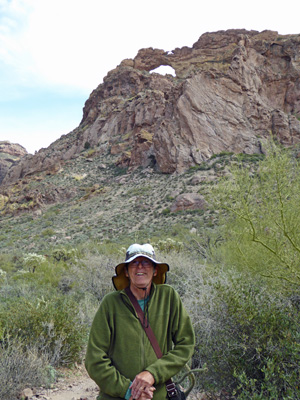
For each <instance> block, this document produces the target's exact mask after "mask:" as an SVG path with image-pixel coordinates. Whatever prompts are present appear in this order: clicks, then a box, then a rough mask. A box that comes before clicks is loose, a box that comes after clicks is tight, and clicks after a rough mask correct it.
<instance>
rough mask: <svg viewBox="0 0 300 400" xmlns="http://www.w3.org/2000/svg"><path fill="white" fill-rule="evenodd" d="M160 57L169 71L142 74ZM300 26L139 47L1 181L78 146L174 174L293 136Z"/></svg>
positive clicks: (299, 100)
mask: <svg viewBox="0 0 300 400" xmlns="http://www.w3.org/2000/svg"><path fill="white" fill-rule="evenodd" d="M161 65H169V66H171V67H173V68H174V70H175V71H176V76H175V77H173V76H172V75H166V76H163V75H160V74H157V73H151V71H152V70H153V69H155V68H157V67H158V66H161ZM299 117H300V35H284V36H283V35H278V33H277V32H273V31H263V32H257V31H246V30H228V31H219V32H215V33H206V34H204V35H202V36H201V37H200V38H199V40H198V41H197V42H196V43H195V44H194V45H193V47H192V48H189V47H183V48H181V49H179V48H176V49H175V50H173V51H172V52H165V51H163V50H159V49H152V48H148V49H142V50H140V51H139V52H138V54H137V56H136V57H135V58H134V59H126V60H123V61H122V62H121V64H120V65H119V66H118V67H117V68H116V69H114V70H112V71H110V72H109V73H108V74H107V76H106V77H105V78H104V82H103V83H102V84H100V85H99V86H98V87H97V88H96V89H95V90H94V91H93V92H92V93H91V95H90V97H89V99H88V100H87V101H86V103H85V106H84V110H83V118H82V121H81V123H80V125H79V126H78V127H77V128H76V129H75V130H74V131H73V132H71V133H70V134H68V135H65V136H63V137H61V138H60V139H59V140H57V141H56V142H54V143H53V144H52V145H51V146H49V147H48V148H47V149H42V150H40V151H39V152H38V153H37V154H35V155H28V156H26V157H25V158H23V159H22V160H21V162H19V164H18V165H16V166H14V167H13V168H10V170H9V172H8V173H7V175H6V177H5V178H4V181H3V184H9V183H11V182H14V181H16V180H18V179H20V178H23V177H25V176H29V175H32V174H36V173H37V172H40V171H48V170H50V171H52V172H54V173H55V171H58V170H59V169H60V167H61V166H62V165H63V164H64V163H65V161H66V160H70V159H72V158H74V157H78V155H79V154H80V153H81V152H82V151H83V150H86V149H91V151H93V152H95V153H96V154H97V156H98V157H100V158H101V157H102V158H105V157H106V156H107V155H109V156H110V157H113V159H114V163H115V164H116V165H119V166H123V167H124V166H126V167H129V168H136V167H138V166H142V167H147V166H151V167H154V168H155V169H156V170H157V171H160V172H163V173H174V172H177V173H181V172H182V171H184V170H186V169H188V168H189V167H190V166H193V165H198V164H200V163H201V162H203V161H205V160H207V159H208V158H210V157H211V156H212V155H213V154H218V153H220V152H224V151H231V152H236V153H247V154H252V153H259V152H261V151H262V146H263V143H264V140H265V138H267V137H269V136H270V134H272V135H273V136H274V137H275V138H277V139H278V141H280V142H281V143H283V144H285V145H291V144H294V143H297V142H298V141H299V138H300V122H299Z"/></svg>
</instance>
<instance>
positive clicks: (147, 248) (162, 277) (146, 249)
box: [112, 243, 169, 290]
mask: <svg viewBox="0 0 300 400" xmlns="http://www.w3.org/2000/svg"><path fill="white" fill-rule="evenodd" d="M137 257H145V258H148V260H151V261H152V262H153V263H154V264H155V266H156V271H157V274H156V275H155V276H153V282H154V283H155V284H156V285H161V284H163V283H166V280H167V272H168V271H169V265H168V264H166V263H162V262H159V261H157V260H156V258H155V252H154V249H153V247H152V246H151V244H149V243H146V244H138V243H135V244H132V245H131V246H129V247H128V249H127V251H126V258H125V262H123V263H121V264H118V265H117V266H116V268H115V275H114V276H113V277H112V281H113V285H114V287H115V289H116V290H122V289H125V288H126V287H127V286H129V278H128V277H127V276H126V275H125V266H126V264H129V263H130V262H131V261H133V260H134V259H135V258H137Z"/></svg>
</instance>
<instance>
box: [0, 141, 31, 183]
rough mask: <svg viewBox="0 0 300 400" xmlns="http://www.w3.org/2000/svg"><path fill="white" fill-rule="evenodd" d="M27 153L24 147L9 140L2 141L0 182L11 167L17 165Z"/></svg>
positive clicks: (0, 144) (0, 147)
mask: <svg viewBox="0 0 300 400" xmlns="http://www.w3.org/2000/svg"><path fill="white" fill-rule="evenodd" d="M26 154H28V153H27V151H26V149H24V147H22V146H20V145H19V144H14V143H10V142H8V141H2V142H0V184H1V182H2V181H3V179H4V176H5V175H6V173H7V171H8V170H9V168H10V167H11V166H13V165H15V164H16V163H17V162H18V161H19V160H20V159H21V158H22V157H24V156H25V155H26Z"/></svg>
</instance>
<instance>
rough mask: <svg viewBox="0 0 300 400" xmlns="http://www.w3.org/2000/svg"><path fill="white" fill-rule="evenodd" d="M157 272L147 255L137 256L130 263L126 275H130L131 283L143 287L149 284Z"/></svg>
mask: <svg viewBox="0 0 300 400" xmlns="http://www.w3.org/2000/svg"><path fill="white" fill-rule="evenodd" d="M156 274H157V271H156V269H155V268H154V265H153V263H152V262H151V261H150V260H148V258H146V257H137V258H135V259H134V260H133V261H132V262H131V263H129V264H128V271H126V270H125V275H126V276H127V277H129V279H130V283H131V284H133V285H134V286H135V287H138V288H141V289H142V288H144V287H146V286H148V285H149V283H150V282H152V279H153V276H156Z"/></svg>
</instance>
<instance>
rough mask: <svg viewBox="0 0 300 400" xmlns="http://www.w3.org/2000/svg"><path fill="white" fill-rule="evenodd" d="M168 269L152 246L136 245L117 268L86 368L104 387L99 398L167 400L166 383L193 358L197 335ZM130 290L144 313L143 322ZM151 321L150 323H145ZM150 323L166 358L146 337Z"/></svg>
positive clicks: (97, 321) (94, 330) (99, 313)
mask: <svg viewBox="0 0 300 400" xmlns="http://www.w3.org/2000/svg"><path fill="white" fill-rule="evenodd" d="M168 270H169V266H168V264H166V263H161V262H158V261H157V260H156V259H155V253H154V249H153V247H152V246H151V245H150V244H144V245H140V244H133V245H131V246H130V247H129V248H128V250H127V252H126V259H125V262H123V263H121V264H118V265H117V266H116V268H115V271H116V274H115V276H114V277H113V284H114V287H115V289H116V290H117V291H115V292H112V293H109V294H108V295H106V296H105V297H104V298H103V300H102V302H101V305H100V307H99V310H98V311H97V313H96V315H95V318H94V321H93V324H92V327H91V331H90V336H89V342H88V348H87V354H86V369H87V371H88V373H89V375H90V377H91V378H92V379H93V380H94V381H95V382H96V383H97V384H98V386H99V387H100V395H99V397H98V399H101V400H102V399H113V398H114V399H116V398H118V399H124V398H125V399H127V400H129V399H136V400H148V399H151V398H153V399H154V400H159V399H165V398H166V395H167V392H166V386H165V383H166V381H167V380H168V379H169V378H171V377H172V376H174V375H175V374H177V373H178V372H179V371H180V370H181V369H182V367H183V366H184V365H185V364H186V363H187V361H188V360H189V359H190V357H191V356H192V353H193V350H194V331H193V328H192V325H191V321H190V318H189V316H188V314H187V312H186V310H185V308H184V307H183V305H182V302H181V299H180V297H179V295H178V293H177V292H176V291H175V290H174V289H173V288H172V287H171V286H169V285H166V284H165V282H166V274H167V271H168ZM127 287H129V288H130V290H131V292H132V294H133V295H134V297H135V298H136V299H137V301H138V303H139V305H140V307H141V308H142V310H143V311H144V315H145V318H144V320H143V321H141V320H140V319H139V318H138V316H137V313H136V311H135V308H134V306H133V304H132V302H131V300H130V298H129V297H128V294H127V290H128V289H126V288H127ZM146 321H147V322H146ZM146 323H149V324H150V326H151V328H152V330H153V332H154V334H155V336H156V339H157V341H158V344H159V347H160V349H161V352H162V354H163V355H162V357H161V358H157V356H156V354H155V352H154V349H153V347H152V345H151V343H150V341H149V339H148V337H147V335H146V334H145V331H144V328H143V326H142V325H143V324H146Z"/></svg>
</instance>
